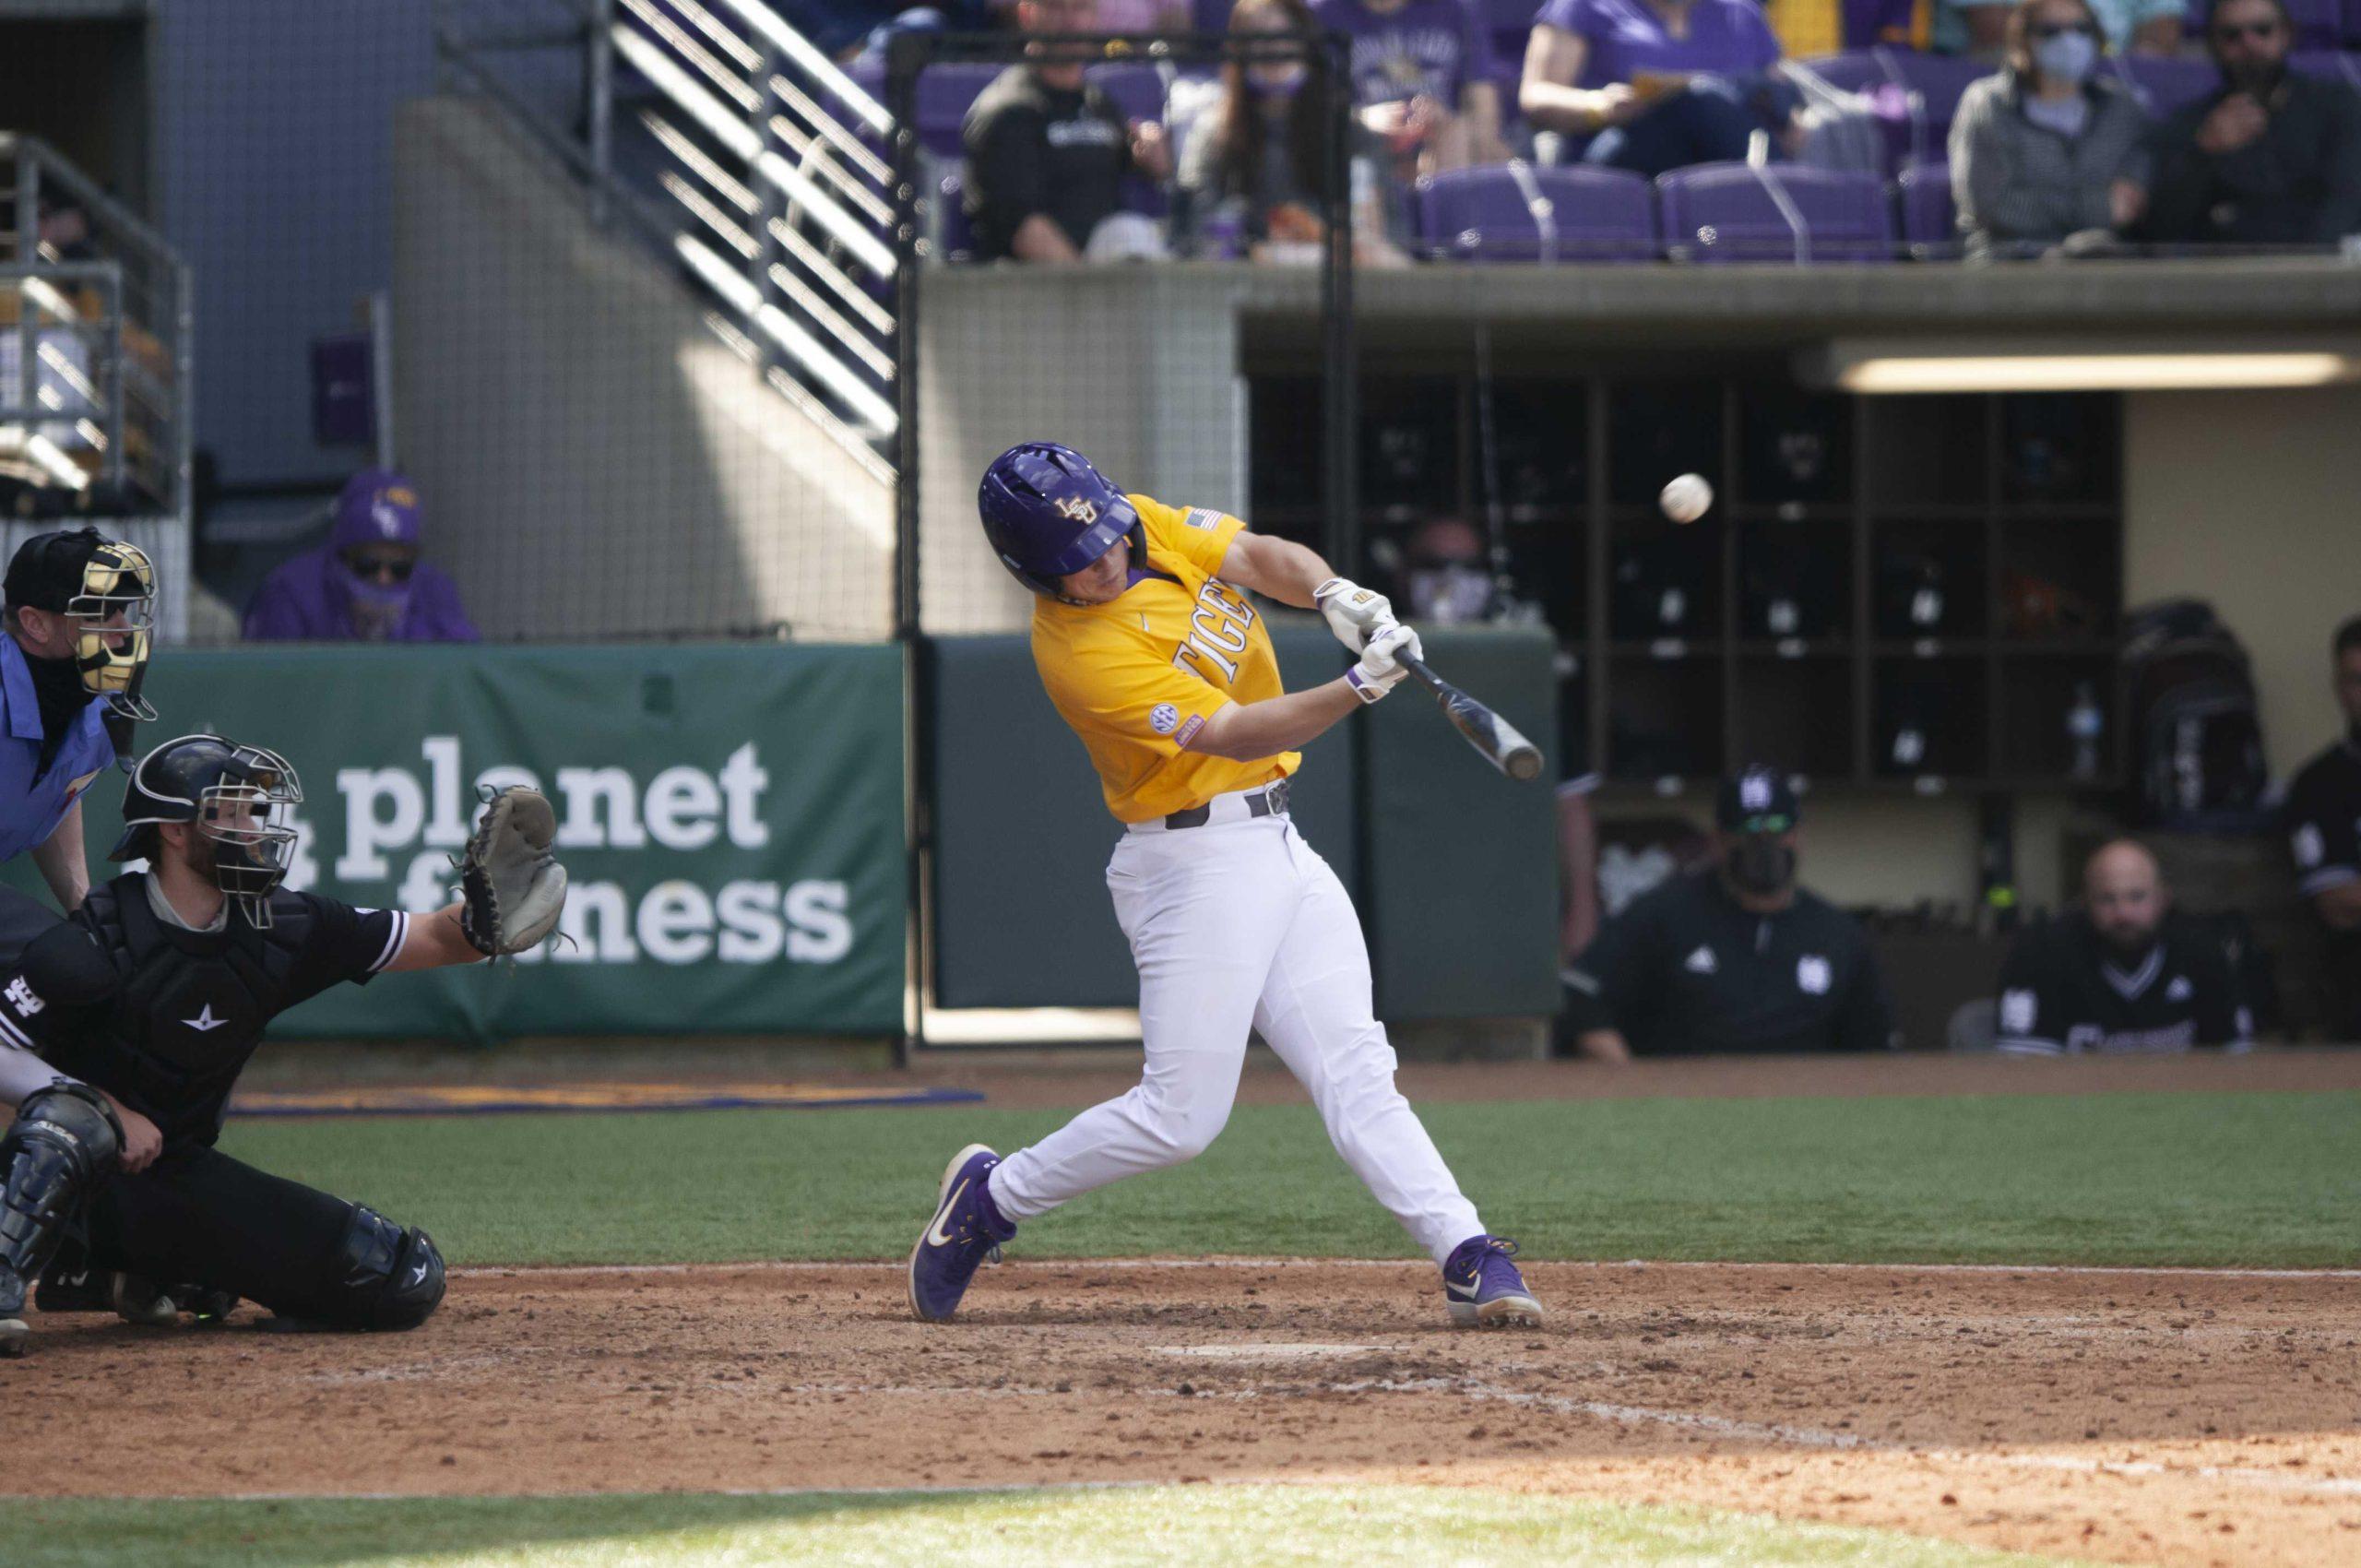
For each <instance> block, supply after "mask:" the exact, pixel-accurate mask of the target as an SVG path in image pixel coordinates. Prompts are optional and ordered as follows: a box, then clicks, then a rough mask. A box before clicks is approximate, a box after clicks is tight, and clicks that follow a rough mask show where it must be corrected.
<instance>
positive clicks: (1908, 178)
mask: <svg viewBox="0 0 2361 1568" xmlns="http://www.w3.org/2000/svg"><path fill="white" fill-rule="evenodd" d="M1894 184H1895V186H1896V187H1897V188H1898V189H1899V190H1900V191H1901V193H1902V238H1903V240H1904V243H1905V244H1908V245H1909V246H1910V247H1911V251H1912V254H1914V255H1925V254H1928V253H1929V252H1939V251H1941V250H1944V249H1948V248H1952V247H1955V246H1956V245H1957V244H1958V243H1959V208H1958V207H1957V206H1956V205H1955V204H1954V203H1953V202H1952V166H1951V165H1950V164H1948V163H1917V164H1913V165H1912V166H1911V167H1909V168H1907V169H1904V171H1903V172H1902V176H1901V178H1899V179H1898V180H1896V181H1895V182H1894Z"/></svg>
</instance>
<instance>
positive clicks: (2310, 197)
mask: <svg viewBox="0 0 2361 1568" xmlns="http://www.w3.org/2000/svg"><path fill="white" fill-rule="evenodd" d="M2205 34H2206V43H2207V47H2208V48H2209V50H2210V51H2211V52H2212V53H2213V64H2214V65H2215V66H2217V67H2218V68H2219V69H2220V70H2221V73H2222V85H2221V87H2220V88H2219V89H2216V90H2215V91H2214V92H2213V93H2212V94H2210V95H2209V96H2207V97H2205V98H2201V99H2199V100H2198V101H2196V102H2194V103H2191V104H2189V105H2186V106H2185V107H2183V108H2181V109H2180V110H2178V111H2177V112H2176V113H2174V114H2173V115H2172V116H2171V117H2170V118H2168V119H2166V120H2165V122H2164V124H2163V125H2159V126H2158V127H2157V128H2156V131H2155V135H2154V137H2153V141H2152V143H2151V148H2152V155H2153V160H2154V164H2155V167H2154V172H2153V175H2152V183H2151V184H2150V185H2149V187H2148V215H2147V218H2146V220H2145V223H2144V225H2143V228H2142V233H2143V234H2144V236H2145V237H2146V238H2148V239H2152V240H2156V241H2160V242H2163V243H2165V244H2223V243H2227V244H2320V243H2329V244H2332V243H2334V242H2335V241H2337V240H2340V239H2342V238H2343V236H2345V235H2347V234H2352V233H2356V232H2361V93H2355V91H2354V89H2351V88H2349V87H2347V86H2345V85H2344V84H2343V83H2342V82H2332V81H2326V80H2321V79H2318V78H2315V77H2308V76H2303V75H2300V74H2298V73H2296V72H2293V71H2290V70H2289V69H2288V68H2287V52H2288V50H2289V48H2290V47H2291V46H2292V45H2293V43H2294V42H2295V37H2296V30H2295V27H2294V25H2293V24H2292V23H2291V22H2290V21H2289V20H2288V18H2287V9H2286V6H2284V4H2283V3H2282V0H2219V4H2217V5H2216V6H2214V7H2213V18H2212V19H2211V20H2209V21H2208V22H2207V23H2206V28H2205Z"/></svg>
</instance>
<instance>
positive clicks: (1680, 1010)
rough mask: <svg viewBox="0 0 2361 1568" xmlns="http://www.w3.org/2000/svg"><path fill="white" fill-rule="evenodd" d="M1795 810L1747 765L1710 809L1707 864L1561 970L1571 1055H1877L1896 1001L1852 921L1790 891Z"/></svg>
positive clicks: (1776, 782) (1632, 912) (1767, 774)
mask: <svg viewBox="0 0 2361 1568" xmlns="http://www.w3.org/2000/svg"><path fill="white" fill-rule="evenodd" d="M1799 814H1800V808H1799V806H1798V803H1797V800H1796V792H1795V790H1794V789H1793V788H1792V787H1791V786H1790V785H1789V784H1788V782H1787V781H1786V779H1785V778H1782V777H1780V776H1779V775H1778V774H1775V773H1774V772H1772V771H1771V770H1770V769H1768V768H1762V767H1750V768H1748V769H1746V770H1745V771H1744V772H1742V773H1740V774H1738V776H1737V777H1735V778H1729V779H1726V780H1724V781H1723V784H1722V788H1721V793H1720V795H1719V797H1718V798H1717V799H1716V801H1715V802H1714V826H1715V828H1716V831H1715V833H1714V860H1715V861H1716V863H1715V864H1714V865H1713V866H1712V867H1710V868H1708V869H1707V870H1704V871H1701V872H1697V873H1692V874H1691V875H1688V876H1682V877H1675V878H1674V879H1672V880H1671V881H1669V882H1667V883H1665V884H1663V885H1660V886H1658V887H1657V888H1655V890H1654V891H1653V892H1650V893H1647V894H1643V896H1642V897H1639V898H1638V899H1636V900H1634V901H1633V902H1632V903H1631V905H1629V906H1628V907H1626V908H1625V909H1624V910H1623V912H1622V913H1620V914H1619V915H1617V916H1616V917H1615V918H1614V919H1613V920H1611V921H1608V922H1607V926H1606V928H1605V929H1604V930H1602V931H1601V932H1599V933H1598V940H1597V941H1596V942H1594V943H1592V944H1590V946H1589V947H1587V948H1585V949H1584V951H1583V953H1582V955H1581V956H1579V957H1577V958H1576V959H1575V960H1574V961H1573V962H1572V964H1570V965H1568V966H1567V967H1566V968H1565V969H1564V971H1563V978H1564V980H1565V982H1566V1011H1565V1015H1564V1023H1565V1025H1566V1026H1567V1028H1569V1029H1570V1030H1571V1032H1572V1038H1573V1041H1574V1047H1575V1051H1576V1053H1577V1054H1579V1055H1583V1056H1586V1057H1589V1058H1591V1059H1593V1060H1595V1061H1601V1062H1628V1061H1630V1060H1631V1058H1632V1057H1633V1056H1688V1055H1702V1054H1707V1053H1719V1052H1747V1053H1750V1054H1769V1053H1774V1052H1775V1053H1796V1052H1802V1051H1882V1050H1885V1049H1887V1048H1888V1047H1890V1046H1892V1044H1893V1043H1894V1030H1893V1004H1892V1000H1891V999H1890V998H1889V996H1888V995H1887V992H1886V988H1885V979H1884V976H1883V975H1882V974H1881V973H1880V970H1879V968H1878V961H1877V955H1876V954H1875V953H1874V952H1873V951H1872V950H1871V949H1870V947H1869V938H1868V936H1867V935H1865V934H1864V933H1863V932H1862V930H1861V927H1860V922H1858V921H1856V920H1854V919H1853V917H1852V916H1850V915H1848V914H1846V913H1845V911H1844V910H1842V909H1837V908H1836V907H1835V906H1834V905H1833V904H1831V903H1829V902H1828V901H1827V900H1826V899H1824V898H1822V897H1820V896H1819V895H1818V894H1815V893H1812V892H1810V891H1809V890H1808V889H1806V888H1803V887H1800V886H1798V885H1797V883H1796V825H1797V819H1798V816H1799Z"/></svg>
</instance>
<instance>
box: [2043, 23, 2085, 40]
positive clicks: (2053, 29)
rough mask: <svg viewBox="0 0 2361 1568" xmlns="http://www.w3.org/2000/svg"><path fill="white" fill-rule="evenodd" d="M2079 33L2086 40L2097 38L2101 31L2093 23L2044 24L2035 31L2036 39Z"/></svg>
mask: <svg viewBox="0 0 2361 1568" xmlns="http://www.w3.org/2000/svg"><path fill="white" fill-rule="evenodd" d="M2070 32H2079V33H2081V34H2082V36H2083V37H2084V38H2096V37H2097V36H2098V35H2099V30H2098V27H2097V26H2096V24H2094V23H2092V22H2044V23H2042V24H2041V25H2040V26H2038V27H2036V28H2035V29H2034V30H2033V35H2034V37H2035V38H2056V37H2058V36H2059V35H2060V34H2062V33H2070Z"/></svg>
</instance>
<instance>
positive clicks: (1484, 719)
mask: <svg viewBox="0 0 2361 1568" xmlns="http://www.w3.org/2000/svg"><path fill="white" fill-rule="evenodd" d="M1394 657H1395V658H1396V659H1399V660H1400V661H1401V665H1402V668H1403V669H1405V670H1407V671H1409V672H1410V673H1411V675H1412V676H1413V677H1415V678H1416V679H1417V680H1418V683H1419V684H1420V685H1422V686H1424V687H1426V688H1427V690H1429V691H1430V692H1432V693H1434V695H1435V702H1436V703H1437V705H1439V706H1440V707H1442V716H1443V717H1444V718H1445V719H1450V720H1451V727H1452V728H1453V729H1454V730H1456V731H1459V733H1460V734H1461V736H1463V737H1464V738H1465V740H1466V742H1467V743H1468V744H1469V745H1471V746H1473V747H1475V748H1476V749H1477V751H1478V752H1481V753H1482V754H1484V758H1485V760H1486V761H1488V762H1489V763H1490V764H1491V765H1492V766H1494V767H1497V768H1499V769H1500V770H1501V772H1502V773H1505V774H1507V775H1508V776H1509V777H1510V778H1513V779H1515V780H1516V781H1517V782H1518V783H1520V784H1524V783H1529V782H1530V781H1532V780H1533V779H1536V778H1540V777H1541V748H1539V747H1538V746H1536V745H1535V744H1534V743H1533V742H1531V741H1528V740H1526V739H1525V737H1524V736H1523V735H1521V734H1519V733H1518V732H1517V729H1516V726H1515V725H1513V724H1511V723H1510V722H1509V721H1508V720H1507V719H1502V718H1501V716H1500V715H1499V714H1497V713H1494V712H1493V711H1492V710H1491V709H1490V708H1489V707H1485V706H1484V705H1483V704H1482V703H1480V702H1477V700H1476V699H1475V698H1474V697H1471V696H1469V695H1467V694H1466V693H1465V692H1463V691H1461V690H1460V689H1459V688H1458V687H1457V686H1454V685H1453V684H1452V683H1450V682H1448V681H1446V680H1444V679H1443V678H1442V676H1440V675H1438V674H1436V673H1435V672H1434V671H1431V670H1430V669H1428V668H1427V664H1426V660H1424V659H1413V658H1411V657H1409V656H1408V655H1407V654H1397V655H1395V656H1394Z"/></svg>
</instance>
